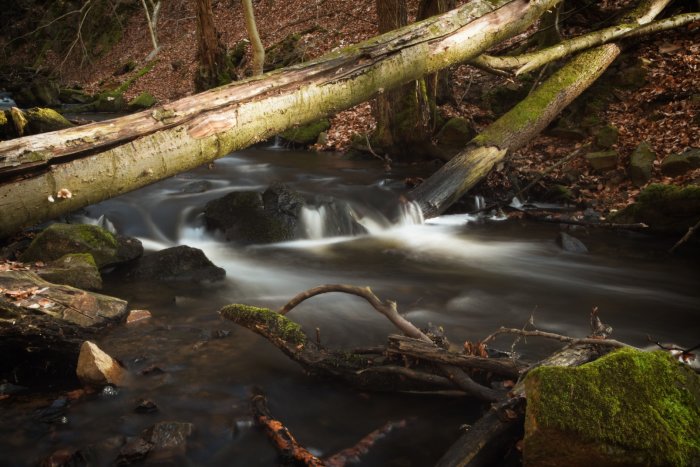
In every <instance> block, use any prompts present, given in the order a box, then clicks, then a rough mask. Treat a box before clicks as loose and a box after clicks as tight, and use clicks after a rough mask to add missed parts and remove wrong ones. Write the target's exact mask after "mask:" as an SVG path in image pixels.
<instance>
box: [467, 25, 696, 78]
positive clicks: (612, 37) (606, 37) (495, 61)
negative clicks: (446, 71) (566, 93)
mask: <svg viewBox="0 0 700 467" xmlns="http://www.w3.org/2000/svg"><path fill="white" fill-rule="evenodd" d="M699 20H700V13H686V14H682V15H677V16H673V17H671V18H665V19H662V20H658V21H654V22H652V23H649V24H646V25H643V26H642V25H640V24H639V23H637V22H630V23H626V24H618V25H616V26H611V27H609V28H605V29H601V30H599V31H594V32H591V33H588V34H584V35H582V36H578V37H574V38H572V39H568V40H566V41H564V42H561V43H559V44H557V45H554V46H551V47H547V48H545V49H542V50H538V51H536V52H531V53H526V54H522V55H517V56H510V57H507V56H506V57H495V56H492V55H480V56H479V57H477V58H475V59H474V60H472V61H471V64H472V65H474V66H477V67H479V68H482V69H486V70H516V71H515V74H516V75H520V74H522V73H526V72H528V71H532V70H534V69H536V68H539V67H541V66H543V65H545V64H546V63H549V62H552V61H554V60H559V59H560V58H564V57H566V56H568V55H572V54H574V53H576V52H580V51H582V50H585V49H588V48H591V47H595V46H598V45H602V44H607V43H608V42H613V41H616V40H619V39H627V38H630V37H639V36H643V35H646V34H653V33H656V32H662V31H667V30H669V29H674V28H677V27H680V26H684V25H686V24H689V23H692V22H695V21H699Z"/></svg>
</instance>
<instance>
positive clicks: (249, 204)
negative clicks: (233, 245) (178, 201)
mask: <svg viewBox="0 0 700 467" xmlns="http://www.w3.org/2000/svg"><path fill="white" fill-rule="evenodd" d="M303 205H304V199H303V198H302V196H301V195H300V194H299V193H297V192H295V191H292V190H291V189H289V188H288V187H287V186H286V185H283V184H273V185H272V186H271V187H270V188H268V189H267V190H266V191H265V192H264V193H263V194H260V193H258V192H252V191H242V192H233V193H229V194H227V195H226V196H224V197H223V198H219V199H216V200H213V201H210V202H209V203H207V205H206V207H205V209H204V219H205V221H206V224H207V227H208V228H210V229H218V230H221V231H223V232H224V235H225V236H226V239H227V240H231V241H235V242H239V243H242V244H254V243H273V242H280V241H284V240H291V239H293V238H295V237H296V234H297V228H298V225H299V218H300V215H301V208H302V206H303Z"/></svg>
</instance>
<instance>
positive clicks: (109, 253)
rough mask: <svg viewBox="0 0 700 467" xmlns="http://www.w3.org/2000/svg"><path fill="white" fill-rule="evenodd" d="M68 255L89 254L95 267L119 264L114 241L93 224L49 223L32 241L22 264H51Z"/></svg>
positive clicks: (108, 234)
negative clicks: (24, 262)
mask: <svg viewBox="0 0 700 467" xmlns="http://www.w3.org/2000/svg"><path fill="white" fill-rule="evenodd" d="M71 253H90V254H91V255H92V257H93V258H94V260H95V263H96V264H97V266H98V267H104V266H107V265H109V264H115V263H118V262H120V260H119V258H118V246H117V240H116V238H115V237H114V235H112V234H111V233H110V232H108V231H107V230H105V229H103V228H101V227H98V226H96V225H86V224H85V225H84V224H52V225H50V226H49V227H47V228H46V229H44V231H43V232H41V233H40V234H39V235H37V236H36V238H35V239H34V240H33V241H32V243H31V245H29V248H27V250H26V251H25V252H24V254H23V255H22V261H44V262H48V261H54V260H57V259H59V258H61V257H62V256H64V255H67V254H71Z"/></svg>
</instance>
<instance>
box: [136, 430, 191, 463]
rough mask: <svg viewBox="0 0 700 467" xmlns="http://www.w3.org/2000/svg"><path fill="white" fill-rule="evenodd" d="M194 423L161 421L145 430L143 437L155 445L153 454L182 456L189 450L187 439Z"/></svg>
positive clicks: (168, 456) (157, 455) (169, 456)
mask: <svg viewBox="0 0 700 467" xmlns="http://www.w3.org/2000/svg"><path fill="white" fill-rule="evenodd" d="M193 432H194V425H193V424H191V423H186V422H176V421H166V422H159V423H156V424H155V425H153V426H152V427H151V428H149V429H147V430H146V431H144V433H143V434H142V438H143V439H144V440H145V441H147V442H149V443H151V444H152V445H153V449H152V450H151V451H152V452H151V455H152V456H155V457H158V458H160V459H167V458H173V457H178V456H182V455H184V454H185V452H186V451H187V439H188V438H189V437H190V436H192V433H193Z"/></svg>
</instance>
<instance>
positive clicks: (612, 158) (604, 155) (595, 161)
mask: <svg viewBox="0 0 700 467" xmlns="http://www.w3.org/2000/svg"><path fill="white" fill-rule="evenodd" d="M617 157H618V156H617V151H598V152H589V153H588V154H586V160H588V163H589V164H591V167H593V169H595V170H598V171H601V172H603V171H605V170H611V169H614V168H616V167H617Z"/></svg>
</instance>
